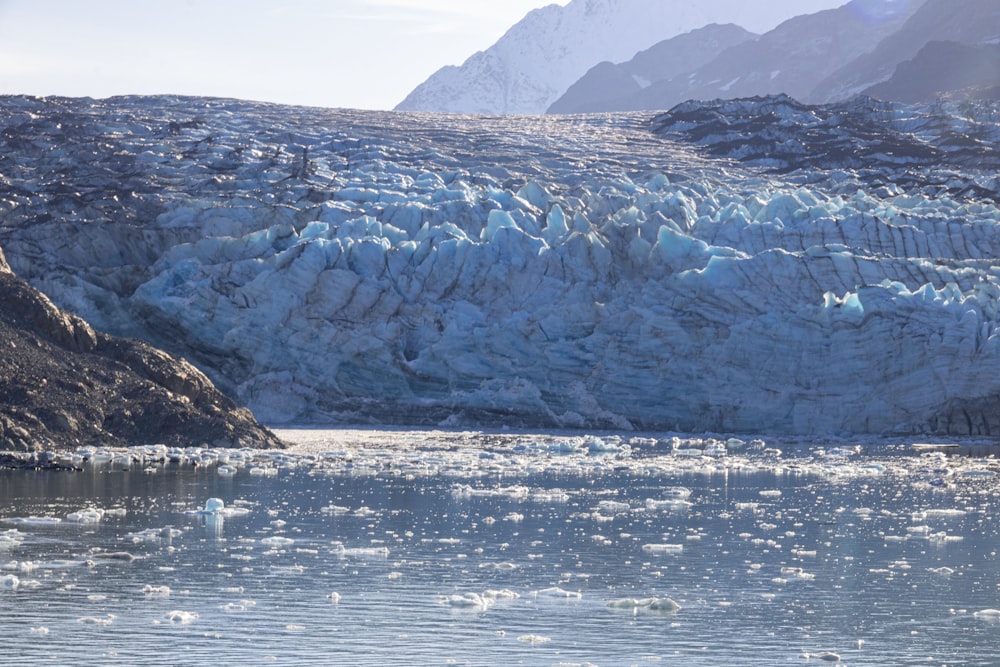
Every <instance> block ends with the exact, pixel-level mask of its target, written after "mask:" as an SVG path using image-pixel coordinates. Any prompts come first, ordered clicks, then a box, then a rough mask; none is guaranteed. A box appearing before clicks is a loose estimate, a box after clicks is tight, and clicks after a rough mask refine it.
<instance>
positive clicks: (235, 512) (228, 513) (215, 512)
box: [186, 498, 250, 518]
mask: <svg viewBox="0 0 1000 667" xmlns="http://www.w3.org/2000/svg"><path fill="white" fill-rule="evenodd" d="M249 513H250V510H249V508H246V507H238V506H237V507H227V506H226V503H225V501H223V500H222V498H209V499H208V500H206V501H205V506H204V507H203V508H201V509H197V510H190V511H188V512H186V514H198V515H202V516H222V517H227V518H228V517H235V516H246V515H247V514H249Z"/></svg>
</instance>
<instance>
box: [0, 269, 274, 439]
mask: <svg viewBox="0 0 1000 667" xmlns="http://www.w3.org/2000/svg"><path fill="white" fill-rule="evenodd" d="M155 443H163V444H169V445H203V444H204V445H213V446H222V447H237V446H251V447H260V446H264V447H279V446H281V443H280V441H279V440H278V439H277V438H276V437H275V436H274V435H273V434H272V433H271V432H270V431H268V430H267V429H265V428H262V427H261V426H259V425H258V424H257V423H256V421H255V420H254V419H253V417H252V416H251V414H250V412H249V411H248V410H246V409H241V408H237V407H236V406H235V405H234V404H233V402H232V401H230V400H229V399H228V398H226V397H225V396H223V395H222V394H221V393H220V392H219V391H218V390H217V389H215V387H214V386H212V384H211V382H209V380H208V378H206V377H205V376H204V374H202V373H201V372H200V371H198V370H197V369H196V368H195V367H194V366H192V365H190V364H188V363H186V362H184V361H182V360H179V359H174V358H172V357H170V356H168V355H166V354H164V353H162V352H160V351H159V350H156V349H154V348H152V347H151V346H149V345H147V344H145V343H142V342H139V341H136V340H127V339H121V338H112V337H110V336H106V335H104V334H102V333H100V332H97V331H95V330H94V329H93V328H91V327H90V326H89V325H88V324H87V323H86V322H84V321H83V320H81V319H80V318H79V317H77V316H75V315H72V314H69V313H67V312H65V311H62V310H60V309H58V308H56V307H55V306H54V305H53V304H52V302H51V301H49V300H48V299H47V298H46V297H45V296H44V295H43V294H41V293H40V292H38V290H36V289H34V288H32V287H30V286H28V285H27V284H26V283H25V282H24V281H22V280H20V279H18V278H17V277H16V276H15V275H14V274H13V273H12V272H11V270H10V267H9V266H8V265H7V262H6V260H5V258H4V255H3V252H2V251H0V450H7V451H10V450H15V451H39V450H45V449H52V448H67V447H78V446H83V445H90V446H125V445H139V444H155Z"/></svg>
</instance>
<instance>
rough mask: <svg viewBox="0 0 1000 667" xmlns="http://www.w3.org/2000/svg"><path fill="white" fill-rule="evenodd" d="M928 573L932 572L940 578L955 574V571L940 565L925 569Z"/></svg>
mask: <svg viewBox="0 0 1000 667" xmlns="http://www.w3.org/2000/svg"><path fill="white" fill-rule="evenodd" d="M927 571H928V572H933V573H934V574H939V575H941V576H942V577H948V576H951V575H953V574H955V570H953V569H952V568H950V567H947V566H944V565H942V566H941V567H930V568H927Z"/></svg>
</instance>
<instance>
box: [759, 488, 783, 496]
mask: <svg viewBox="0 0 1000 667" xmlns="http://www.w3.org/2000/svg"><path fill="white" fill-rule="evenodd" d="M757 493H758V494H759V495H761V496H763V497H764V498H778V497H780V496H781V491H779V490H778V489H762V490H760V491H758V492H757Z"/></svg>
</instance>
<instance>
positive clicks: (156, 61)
mask: <svg viewBox="0 0 1000 667" xmlns="http://www.w3.org/2000/svg"><path fill="white" fill-rule="evenodd" d="M567 1H568V0H559V1H558V2H556V4H560V5H565V4H567ZM663 1H664V2H696V1H697V0H663ZM844 1H845V0H733V4H734V5H738V6H743V7H744V8H745V6H746V5H745V3H747V2H756V3H759V4H760V6H761V13H760V24H759V25H744V27H746V28H748V29H750V30H757V31H761V30H766V29H769V28H771V27H773V26H774V25H775V24H777V23H778V22H779V20H780V19H782V18H787V17H790V16H792V15H795V14H800V13H805V12H808V11H816V10H818V9H822V8H826V7H833V6H837V5H839V4H842V3H843V2H844ZM546 4H551V0H549V1H548V2H547V1H546V0H0V94H20V93H24V94H33V95H69V96H91V97H107V96H109V95H119V94H156V93H178V94H190V95H212V96H222V97H239V98H243V99H253V100H266V101H273V102H285V103H291V104H307V105H315V106H327V107H356V108H363V109H389V108H392V107H393V106H395V105H396V104H397V103H398V102H400V101H401V100H402V99H403V98H404V97H405V96H406V94H407V93H409V92H410V90H412V89H413V88H414V87H415V86H416V85H417V84H419V83H420V82H422V81H423V80H424V79H426V78H427V77H428V76H430V75H431V74H432V73H434V72H435V71H436V70H437V69H438V68H440V67H442V66H444V65H459V64H461V63H462V62H463V61H464V60H465V59H466V58H467V57H468V56H470V55H472V54H473V53H475V52H476V51H479V50H483V49H485V48H487V47H489V46H490V45H491V44H493V42H495V41H496V40H497V39H498V38H499V37H500V36H501V35H502V34H503V33H504V32H505V31H506V30H507V29H508V28H509V27H510V26H511V25H513V24H514V23H516V22H517V21H518V20H520V19H521V18H522V17H523V16H524V15H525V14H526V13H527V12H528V11H530V10H531V9H533V8H536V7H542V6H544V5H546ZM745 23H746V22H744V24H745Z"/></svg>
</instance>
